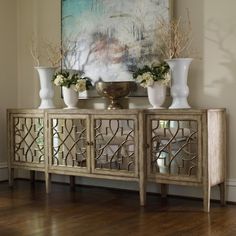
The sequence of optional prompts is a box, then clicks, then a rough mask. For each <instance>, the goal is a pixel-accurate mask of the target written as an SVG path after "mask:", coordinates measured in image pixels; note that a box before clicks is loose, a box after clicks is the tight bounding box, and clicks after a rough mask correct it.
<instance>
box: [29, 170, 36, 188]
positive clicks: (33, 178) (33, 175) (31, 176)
mask: <svg viewBox="0 0 236 236" xmlns="http://www.w3.org/2000/svg"><path fill="white" fill-rule="evenodd" d="M34 182H35V171H34V170H31V171H30V183H31V184H32V185H33V184H34Z"/></svg>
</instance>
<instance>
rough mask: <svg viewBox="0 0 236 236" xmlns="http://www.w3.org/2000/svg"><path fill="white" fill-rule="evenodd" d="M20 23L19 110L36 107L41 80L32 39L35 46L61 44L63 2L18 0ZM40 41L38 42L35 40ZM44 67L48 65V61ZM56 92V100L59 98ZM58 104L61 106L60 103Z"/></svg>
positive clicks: (54, 0) (42, 61)
mask: <svg viewBox="0 0 236 236" xmlns="http://www.w3.org/2000/svg"><path fill="white" fill-rule="evenodd" d="M17 10H18V12H17V22H18V25H17V26H18V42H17V43H18V44H17V46H18V51H19V53H18V81H19V84H18V99H17V101H18V107H26V108H32V107H34V108H37V107H38V106H39V104H40V99H39V80H38V75H37V73H36V71H35V70H34V66H35V65H36V64H35V62H34V61H33V59H32V57H31V54H30V47H31V42H32V38H33V41H34V43H35V44H36V45H39V48H40V45H41V44H42V43H43V42H45V41H46V40H47V41H50V42H57V43H60V25H61V23H60V0H17ZM35 38H37V40H35ZM40 65H41V66H48V64H47V62H46V60H45V58H42V60H41V64H40ZM59 93H60V91H59V89H56V94H55V97H58V98H59V97H60V95H59ZM55 100H58V102H57V101H55V102H56V104H57V105H60V102H61V100H60V99H55Z"/></svg>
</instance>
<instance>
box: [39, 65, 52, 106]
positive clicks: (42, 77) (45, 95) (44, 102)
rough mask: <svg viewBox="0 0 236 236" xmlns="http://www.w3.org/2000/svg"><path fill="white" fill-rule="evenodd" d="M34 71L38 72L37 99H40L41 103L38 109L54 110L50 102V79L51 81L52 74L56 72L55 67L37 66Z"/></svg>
mask: <svg viewBox="0 0 236 236" xmlns="http://www.w3.org/2000/svg"><path fill="white" fill-rule="evenodd" d="M35 69H36V70H37V71H38V74H39V81H40V91H39V97H40V99H41V103H40V106H39V107H38V108H39V109H49V108H55V106H54V104H53V100H52V99H53V96H54V90H53V84H52V79H53V74H54V73H55V71H56V67H42V66H38V67H35Z"/></svg>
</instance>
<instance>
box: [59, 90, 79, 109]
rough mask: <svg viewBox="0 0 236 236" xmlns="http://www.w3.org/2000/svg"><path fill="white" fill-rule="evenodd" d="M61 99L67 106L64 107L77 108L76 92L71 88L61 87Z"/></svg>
mask: <svg viewBox="0 0 236 236" xmlns="http://www.w3.org/2000/svg"><path fill="white" fill-rule="evenodd" d="M62 94H63V100H64V103H65V104H66V106H67V107H65V108H64V109H78V108H77V103H78V92H76V91H75V90H74V89H72V88H67V87H64V86H63V87H62Z"/></svg>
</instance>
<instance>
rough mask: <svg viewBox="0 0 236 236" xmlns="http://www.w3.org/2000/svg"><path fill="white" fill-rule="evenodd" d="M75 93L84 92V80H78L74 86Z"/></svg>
mask: <svg viewBox="0 0 236 236" xmlns="http://www.w3.org/2000/svg"><path fill="white" fill-rule="evenodd" d="M74 90H75V91H77V92H84V91H85V90H86V81H85V80H84V79H79V80H78V81H77V83H76V84H75V88H74Z"/></svg>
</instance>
